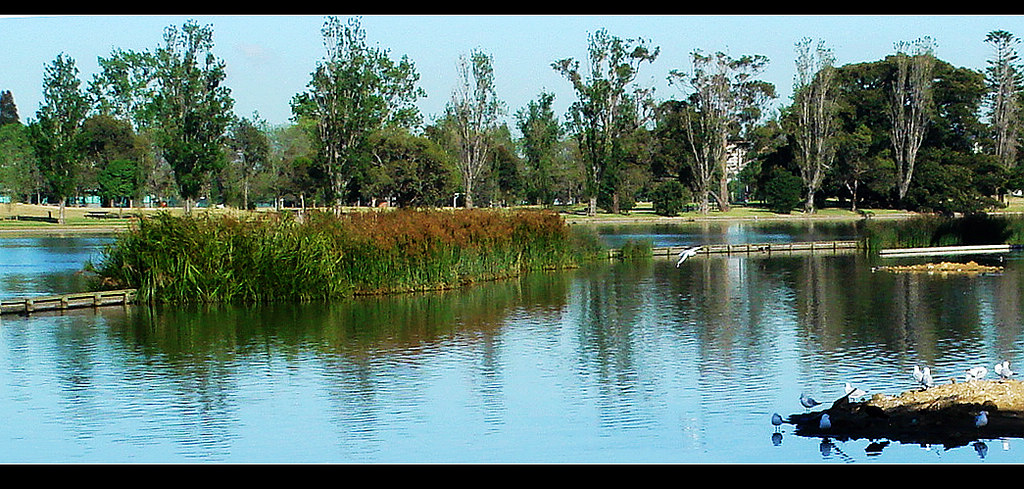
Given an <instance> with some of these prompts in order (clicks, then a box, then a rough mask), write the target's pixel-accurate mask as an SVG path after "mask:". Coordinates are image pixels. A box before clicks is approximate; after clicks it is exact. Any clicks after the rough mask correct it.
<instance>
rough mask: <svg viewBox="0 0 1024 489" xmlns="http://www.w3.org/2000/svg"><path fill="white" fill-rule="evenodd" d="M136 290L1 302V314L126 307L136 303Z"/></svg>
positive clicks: (82, 293)
mask: <svg viewBox="0 0 1024 489" xmlns="http://www.w3.org/2000/svg"><path fill="white" fill-rule="evenodd" d="M135 298H136V289H122V290H104V291H100V292H81V293H77V294H61V295H48V296H41V297H28V298H19V299H3V300H0V314H31V313H33V312H38V311H55V310H65V309H79V308H84V307H101V306H113V305H125V304H131V303H134V302H135Z"/></svg>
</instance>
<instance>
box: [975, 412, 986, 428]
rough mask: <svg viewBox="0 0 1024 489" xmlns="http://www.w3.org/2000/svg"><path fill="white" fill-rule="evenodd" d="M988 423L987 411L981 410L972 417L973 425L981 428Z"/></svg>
mask: <svg viewBox="0 0 1024 489" xmlns="http://www.w3.org/2000/svg"><path fill="white" fill-rule="evenodd" d="M987 424H988V411H982V412H980V413H978V416H977V417H975V418H974V426H975V427H976V428H981V427H982V426H985V425H987Z"/></svg>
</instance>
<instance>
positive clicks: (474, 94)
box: [445, 50, 504, 209]
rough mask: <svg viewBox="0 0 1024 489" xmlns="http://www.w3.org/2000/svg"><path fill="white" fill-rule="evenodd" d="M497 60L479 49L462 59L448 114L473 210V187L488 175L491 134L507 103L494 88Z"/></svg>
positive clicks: (467, 198)
mask: <svg viewBox="0 0 1024 489" xmlns="http://www.w3.org/2000/svg"><path fill="white" fill-rule="evenodd" d="M493 62H494V60H493V58H492V57H491V56H490V55H488V54H486V53H484V52H482V51H478V50H475V51H473V52H472V53H471V54H470V56H469V58H467V57H466V56H460V57H459V65H458V73H459V83H458V85H456V87H455V92H454V93H453V94H452V100H451V102H449V104H448V106H447V107H446V109H445V114H446V116H447V117H448V119H449V120H450V121H451V123H452V124H451V126H452V128H453V129H454V130H455V133H454V134H453V136H454V142H455V144H456V146H457V148H458V157H457V158H456V162H457V164H458V167H459V173H460V174H461V176H462V189H463V191H464V192H465V194H466V195H465V200H464V202H465V206H466V208H467V209H468V208H472V207H473V187H474V185H475V184H476V183H477V182H478V181H479V179H480V177H481V176H482V175H483V174H484V173H485V172H486V170H487V168H486V165H487V163H488V162H489V161H490V159H489V156H490V155H488V151H489V150H490V149H491V141H490V135H491V133H492V132H493V131H494V130H495V129H496V128H497V124H498V118H499V117H501V116H502V115H503V114H504V104H503V103H502V102H501V100H499V99H498V96H497V92H496V90H495V86H494V67H493Z"/></svg>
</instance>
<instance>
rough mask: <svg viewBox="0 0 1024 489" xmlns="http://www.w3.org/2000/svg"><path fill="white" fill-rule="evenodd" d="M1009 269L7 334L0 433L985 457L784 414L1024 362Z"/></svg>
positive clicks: (781, 265) (990, 454)
mask: <svg viewBox="0 0 1024 489" xmlns="http://www.w3.org/2000/svg"><path fill="white" fill-rule="evenodd" d="M759 237H763V236H759ZM973 258H974V259H977V260H981V258H978V257H973ZM1005 264H1006V267H1007V268H1006V270H1005V272H1004V273H1002V274H1000V275H991V276H978V277H954V276H938V275H935V276H929V275H895V274H889V273H880V272H872V271H871V269H872V267H873V266H876V265H878V261H877V259H876V258H872V257H868V256H865V255H861V254H850V253H842V254H833V253H828V252H825V253H814V254H785V253H783V254H773V255H771V256H768V255H749V256H747V255H744V256H697V257H694V258H692V259H689V260H687V261H686V262H684V263H683V264H682V266H680V267H679V268H676V267H675V260H674V259H672V258H664V259H656V260H654V261H652V262H646V263H643V262H642V263H623V262H608V263H599V264H594V265H592V266H588V267H585V268H582V269H579V270H574V271H568V272H551V273H540V274H531V275H529V276H527V277H524V278H522V279H520V280H509V281H501V282H494V283H486V284H479V285H477V286H474V287H471V288H468V289H464V290H459V291H449V292H443V293H429V294H413V295H402V296H394V297H371V298H360V299H356V300H351V301H339V302H337V303H333V304H276V305H269V306H265V307H229V306H222V307H195V308H172V307H157V308H148V307H128V308H123V309H122V308H118V307H115V308H107V309H102V310H100V311H97V312H92V311H79V312H74V313H67V314H64V315H60V314H38V315H33V316H31V317H27V318H26V317H5V318H4V319H3V320H2V324H0V390H2V392H4V396H5V402H4V403H0V416H3V417H4V419H9V420H16V422H11V423H5V424H4V425H2V427H0V457H2V459H3V460H5V461H12V462H18V461H44V462H45V461H115V462H116V461H156V462H168V461H169V462H174V461H196V460H201V461H242V462H293V461H299V462H838V463H848V462H851V461H853V462H865V461H881V462H917V461H934V460H935V458H936V457H937V456H939V455H940V454H944V455H942V456H943V457H945V458H944V461H951V460H952V461H955V460H960V461H964V460H968V461H977V460H979V455H980V454H981V452H979V451H976V450H978V447H981V446H982V445H978V444H973V445H971V446H969V447H964V448H965V449H964V450H935V449H933V448H931V447H929V449H928V450H918V449H917V445H909V444H903V443H898V442H890V441H888V440H837V439H835V438H828V439H816V438H806V437H802V436H790V435H791V434H794V432H793V431H792V429H791V426H789V425H782V426H774V425H772V424H771V423H770V419H771V414H772V413H774V412H780V413H790V412H796V411H801V410H802V407H801V406H800V404H799V401H798V398H799V394H800V393H801V392H808V393H811V394H813V395H816V396H818V397H820V398H822V399H828V400H831V399H836V398H839V397H841V396H842V395H844V394H845V392H844V384H845V383H846V382H849V383H851V384H853V385H856V386H858V387H862V388H864V389H865V390H867V391H870V392H873V393H874V392H881V393H890V394H896V393H899V392H902V391H904V390H908V389H911V388H915V387H916V385H915V383H914V380H913V378H912V376H911V375H910V373H909V372H910V371H911V369H912V367H913V365H915V364H922V365H923V364H927V365H930V366H931V367H932V371H933V375H935V377H936V381H945V380H946V379H948V377H950V376H954V375H957V374H959V373H960V372H961V371H962V367H963V366H964V365H966V364H976V363H981V364H989V365H991V364H994V363H995V362H997V361H1002V360H1003V359H1007V360H1010V362H1011V364H1013V363H1019V362H1021V361H1024V360H1022V358H1021V357H1022V355H1021V352H1022V348H1021V340H1022V339H1021V327H1022V324H1021V308H1022V307H1024V304H1022V302H1021V301H1022V298H1021V296H1020V294H1019V292H1018V289H1019V288H1020V286H1021V280H1024V270H1022V269H1021V268H1022V267H1021V266H1020V264H1021V261H1020V260H1019V259H1018V257H1016V256H1011V257H1010V259H1009V260H1007V261H1006V263H1005ZM0 287H6V285H3V286H0ZM4 292H5V293H6V290H4ZM977 441H979V442H981V443H982V444H984V446H985V454H984V455H983V456H984V457H985V460H988V461H1001V460H1013V459H1012V456H1013V454H1012V452H1010V451H1009V450H1008V449H1007V448H1008V445H1007V446H1006V447H1005V448H1004V450H988V449H987V448H988V447H989V446H990V445H991V443H994V442H993V441H991V440H977ZM15 447H17V448H15ZM968 457H969V458H968ZM1007 457H1009V458H1007Z"/></svg>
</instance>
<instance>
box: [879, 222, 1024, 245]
mask: <svg viewBox="0 0 1024 489" xmlns="http://www.w3.org/2000/svg"><path fill="white" fill-rule="evenodd" d="M864 235H865V236H866V237H867V242H868V247H869V248H870V249H872V250H879V249H884V248H912V247H928V246H960V245H985V244H1013V245H1024V216H1021V215H1008V214H1007V215H999V214H990V215H972V216H964V217H956V218H951V217H941V216H918V217H914V218H911V219H903V220H899V221H890V222H877V221H876V222H872V221H866V222H865V223H864Z"/></svg>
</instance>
